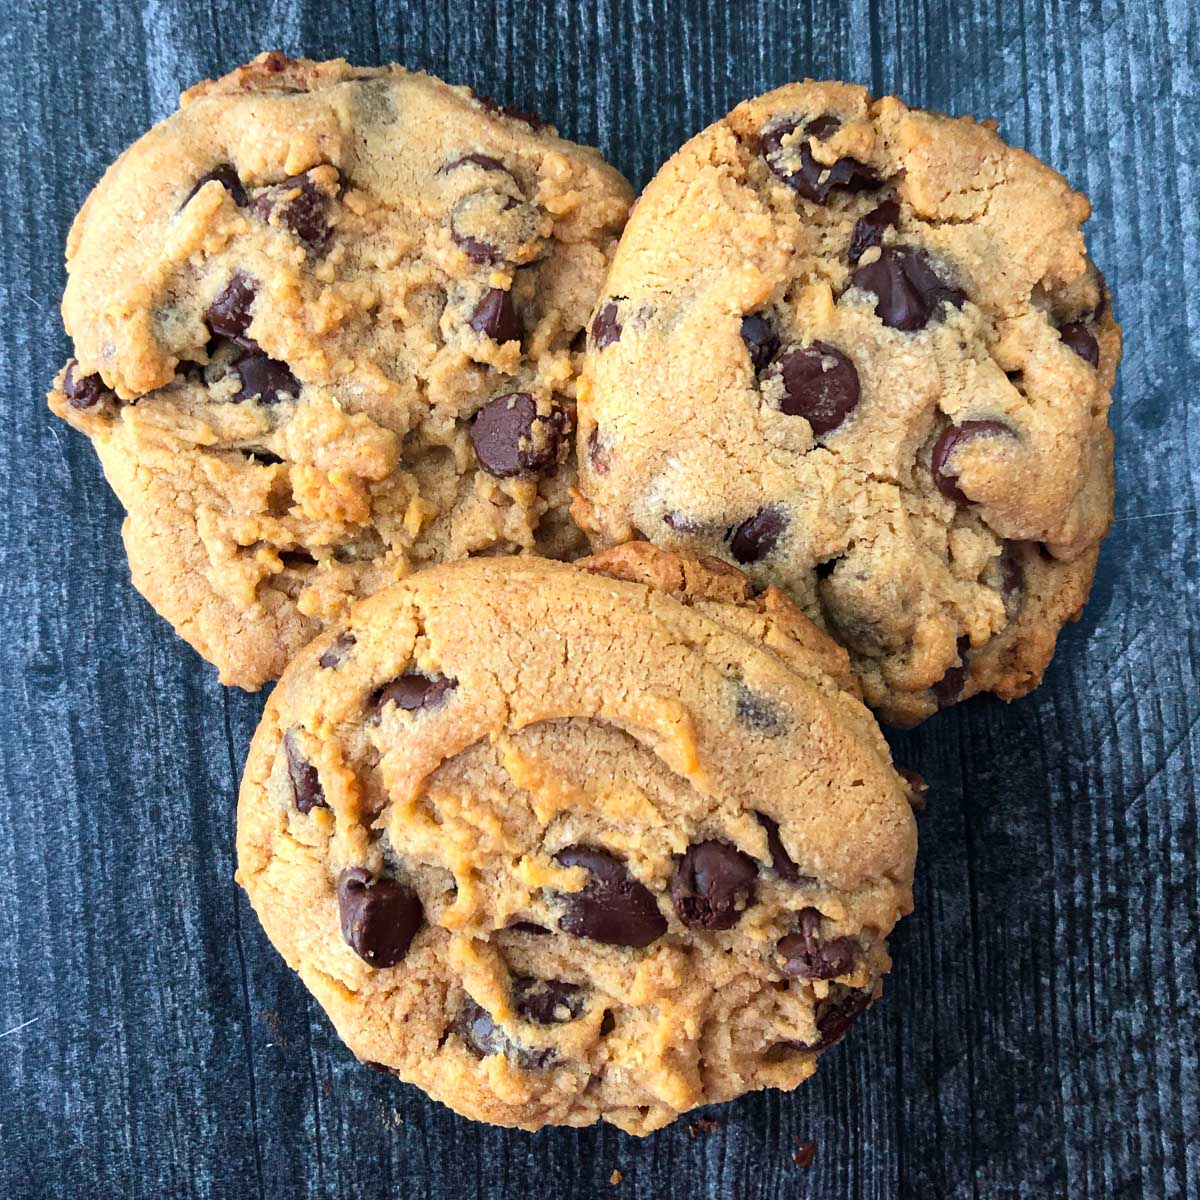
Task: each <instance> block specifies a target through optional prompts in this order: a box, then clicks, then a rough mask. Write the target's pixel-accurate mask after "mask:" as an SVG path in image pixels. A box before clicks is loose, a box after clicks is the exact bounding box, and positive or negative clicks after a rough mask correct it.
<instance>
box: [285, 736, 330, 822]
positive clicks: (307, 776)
mask: <svg viewBox="0 0 1200 1200" xmlns="http://www.w3.org/2000/svg"><path fill="white" fill-rule="evenodd" d="M283 753H284V757H286V759H287V769H288V779H289V780H290V781H291V784H292V802H293V803H294V804H295V806H296V808H297V809H298V810H299V811H300V812H302V813H308V812H311V811H312V810H313V809H314V808H328V807H329V805H328V804H327V803H326V802H325V789H324V788H323V787H322V786H321V779H320V776H319V775H318V774H317V768H316V767H314V766H313V765H312V763H310V762H309V761H308V759H307V758H305V757H304V751H303V750H301V749H300V746H299V744H298V742H297V740H296V736H295V734H294V733H293V732H292V730H290V729H289V730H288V732H287V733H285V734H284V736H283Z"/></svg>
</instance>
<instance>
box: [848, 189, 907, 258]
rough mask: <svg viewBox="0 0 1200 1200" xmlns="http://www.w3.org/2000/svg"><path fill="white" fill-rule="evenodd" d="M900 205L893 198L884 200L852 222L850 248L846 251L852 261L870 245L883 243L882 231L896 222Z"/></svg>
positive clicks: (898, 218) (860, 255)
mask: <svg viewBox="0 0 1200 1200" xmlns="http://www.w3.org/2000/svg"><path fill="white" fill-rule="evenodd" d="M899 220H900V205H899V204H897V203H896V201H895V200H885V201H884V202H883V203H882V204H881V205H879V207H878V208H873V209H871V211H870V212H869V213H867V214H866V215H865V216H862V217H859V218H858V220H857V221H856V222H855V223H854V230H853V232H852V233H851V234H850V249H849V251H848V253H847V256H848V257H849V259H850V261H851V262H852V263H856V262H858V260H859V259H860V258H862V256H863V254H864V253H865V252H866V251H867V250H869V249H870V248H871V247H872V246H881V245H883V232H884V230H885V229H890V228H892V227H894V226H895V225H896V224H898V222H899Z"/></svg>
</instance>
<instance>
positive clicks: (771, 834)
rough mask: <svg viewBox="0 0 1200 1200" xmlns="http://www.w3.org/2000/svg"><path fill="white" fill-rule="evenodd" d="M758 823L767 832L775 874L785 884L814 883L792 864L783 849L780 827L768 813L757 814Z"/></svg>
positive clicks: (768, 846) (768, 848)
mask: <svg viewBox="0 0 1200 1200" xmlns="http://www.w3.org/2000/svg"><path fill="white" fill-rule="evenodd" d="M754 815H755V816H756V817H757V818H758V823H759V824H760V825H761V826H762V827H763V829H764V830H766V834H767V850H768V852H769V853H770V855H771V867H772V869H773V870H774V872H775V874H776V875H778V876H779V878H780V879H782V880H783V881H784V882H785V883H795V884H802V883H813V882H815V881H814V879H813V877H812V876H811V875H802V874H801V873H800V868H799V867H798V866H796V864H795V863H794V862H792V860H791V858H790V857H789V855H788V852H787V851H786V850H785V849H784V848H783V839H782V838H781V837H780V836H779V825H778V823H777V822H776V821H774V820H772V819H771V818H770V817H768V816H767V814H766V813H761V812H756V813H755V814H754Z"/></svg>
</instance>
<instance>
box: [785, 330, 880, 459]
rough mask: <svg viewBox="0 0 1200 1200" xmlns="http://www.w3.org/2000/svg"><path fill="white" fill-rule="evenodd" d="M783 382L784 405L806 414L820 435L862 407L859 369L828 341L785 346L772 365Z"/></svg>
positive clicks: (797, 414)
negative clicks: (859, 406) (860, 405)
mask: <svg viewBox="0 0 1200 1200" xmlns="http://www.w3.org/2000/svg"><path fill="white" fill-rule="evenodd" d="M771 374H772V375H775V374H778V377H779V378H780V380H781V381H782V383H783V399H782V400H781V401H780V405H779V407H780V409H781V410H782V411H783V412H785V413H786V414H787V415H788V416H789V417H804V419H805V420H806V421H808V423H809V425H811V426H812V431H813V433H814V434H816V435H817V436H818V437H820V436H821V435H822V434H825V433H830V432H832V431H833V430H834V429H836V428H837V427H838V426H839V425H841V424H842V423H843V422H844V421H845V420H846V419H847V418H848V417H849V416H850V415H851V413H853V412H854V410H855V409H856V408H857V407H858V400H859V395H860V391H859V384H858V371H857V370H855V367H854V364H853V363H852V362H851V361H850V359H849V358H847V357H846V355H845V354H843V353H842V352H841V351H840V350H838V349H837V348H836V347H834V346H830V345H828V344H827V343H825V342H813V344H812V345H811V346H796V347H794V348H793V349H790V350H785V351H784V352H783V353H782V354H781V355H780V356H779V357H778V358H777V359H776V360H775V362H774V364H773V365H772V367H771Z"/></svg>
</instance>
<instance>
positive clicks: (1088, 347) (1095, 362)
mask: <svg viewBox="0 0 1200 1200" xmlns="http://www.w3.org/2000/svg"><path fill="white" fill-rule="evenodd" d="M1058 336H1059V337H1060V338H1062V340H1063V343H1064V344H1065V345H1066V346H1068V347H1069V348H1070V349H1072V350H1074V351H1075V353H1076V354H1078V355H1079V357H1080V358H1082V359H1083V361H1084V362H1086V363H1090V364H1091V365H1092V366H1093V367H1098V366H1099V365H1100V343H1099V342H1097V341H1096V337H1095V335H1094V334H1093V333H1092V331H1091V330H1090V329H1089V328H1088V327H1087V326H1086V325H1085V324H1084V323H1083V322H1082V321H1069V322H1068V323H1067V324H1066V325H1064V326H1062V328H1061V329H1059V331H1058Z"/></svg>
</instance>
